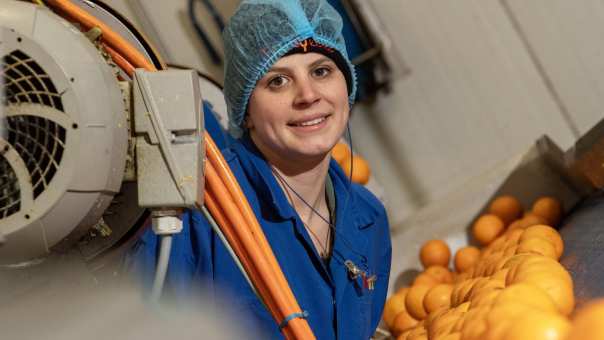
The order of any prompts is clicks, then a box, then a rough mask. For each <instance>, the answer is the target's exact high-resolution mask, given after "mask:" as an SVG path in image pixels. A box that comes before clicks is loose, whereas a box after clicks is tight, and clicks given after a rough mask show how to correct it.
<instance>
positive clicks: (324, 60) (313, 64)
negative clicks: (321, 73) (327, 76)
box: [310, 57, 333, 67]
mask: <svg viewBox="0 0 604 340" xmlns="http://www.w3.org/2000/svg"><path fill="white" fill-rule="evenodd" d="M324 62H333V61H332V60H331V59H330V58H328V57H322V58H319V59H317V60H315V61H313V62H312V63H311V64H310V67H315V66H317V65H320V64H323V63H324Z"/></svg>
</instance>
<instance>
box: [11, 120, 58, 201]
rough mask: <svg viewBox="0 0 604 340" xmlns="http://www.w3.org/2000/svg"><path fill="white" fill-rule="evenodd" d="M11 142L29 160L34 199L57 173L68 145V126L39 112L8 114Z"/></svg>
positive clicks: (24, 158)
mask: <svg viewBox="0 0 604 340" xmlns="http://www.w3.org/2000/svg"><path fill="white" fill-rule="evenodd" d="M7 120H8V142H9V143H10V144H11V145H12V146H13V148H15V150H16V151H17V153H19V156H21V158H22V159H23V161H24V162H25V165H26V166H27V170H29V173H30V176H31V183H32V187H33V192H34V199H35V198H37V197H38V196H39V195H40V194H41V193H42V192H44V190H46V188H47V187H48V184H49V183H50V181H51V180H52V178H53V177H54V175H55V173H56V172H57V169H58V168H59V164H60V162H61V158H62V157H63V151H64V149H65V128H63V127H62V126H60V125H58V124H57V123H55V122H53V121H51V120H48V119H46V118H42V117H37V116H25V115H23V116H12V117H8V118H7Z"/></svg>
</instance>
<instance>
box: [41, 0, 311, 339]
mask: <svg viewBox="0 0 604 340" xmlns="http://www.w3.org/2000/svg"><path fill="white" fill-rule="evenodd" d="M47 4H48V5H49V6H50V7H53V8H54V9H55V10H57V11H59V12H61V13H62V14H64V15H66V16H67V17H69V18H71V19H73V20H75V21H77V22H79V23H80V24H81V25H82V26H83V27H84V28H86V29H91V28H93V27H99V28H100V29H101V31H102V32H103V36H102V40H103V41H104V42H106V43H107V47H109V49H108V53H110V54H113V55H112V58H114V61H115V62H116V63H117V64H118V65H119V64H120V63H121V64H122V65H123V66H124V67H123V69H124V71H125V72H127V73H129V74H130V75H131V74H132V73H133V72H134V68H139V67H140V68H144V69H146V70H148V71H156V68H155V66H154V65H153V64H152V63H150V62H149V61H148V60H147V59H146V58H145V57H144V56H143V55H142V54H141V53H140V52H139V51H138V50H136V49H135V48H134V47H132V46H131V45H130V44H129V43H128V42H127V41H126V40H124V39H123V38H122V37H121V36H119V34H117V33H115V32H114V31H113V30H111V28H110V27H108V26H107V25H105V24H104V23H102V22H100V21H99V20H98V19H96V18H95V17H93V16H91V15H90V14H88V13H87V12H86V11H84V10H82V9H80V8H79V7H78V6H76V5H73V4H72V3H71V2H70V1H69V0H47ZM120 67H122V66H120ZM204 138H205V140H206V145H209V146H210V148H207V155H208V159H209V160H210V161H211V162H210V163H214V164H215V165H214V166H217V167H218V168H219V169H220V170H219V171H220V176H219V175H218V174H217V173H216V171H215V169H214V168H213V166H212V165H211V164H207V167H206V171H207V173H206V182H207V183H208V184H209V187H210V192H209V193H208V194H209V195H206V196H209V197H210V203H209V205H208V208H210V207H209V206H210V205H214V207H213V208H212V210H214V211H213V212H212V215H213V216H214V214H216V216H214V217H215V218H216V217H218V219H220V220H221V221H222V222H223V223H224V224H221V227H222V228H221V229H223V230H227V233H228V232H229V230H230V231H233V232H234V235H233V234H231V236H234V238H233V239H238V241H235V245H237V244H239V242H241V244H242V245H243V248H245V249H247V251H248V255H245V253H246V251H245V249H240V248H239V251H240V253H241V255H242V257H243V259H245V260H244V261H245V262H246V263H247V266H246V269H247V270H248V272H250V276H252V277H254V278H255V282H256V284H257V285H258V288H259V291H260V293H261V296H262V298H263V300H265V303H267V307H269V310H270V311H271V314H272V315H273V317H274V318H275V319H276V320H277V322H281V321H282V320H283V318H284V317H285V316H287V315H290V313H293V312H298V311H299V310H300V308H299V307H298V304H297V301H296V300H295V297H294V296H293V293H292V292H291V289H290V287H289V285H288V284H287V281H286V280H285V277H284V276H283V272H282V271H281V269H280V267H279V265H278V263H277V261H276V259H275V257H274V254H272V250H271V249H270V246H268V242H267V241H266V238H265V237H264V234H263V233H262V230H261V228H260V227H259V224H258V221H257V220H256V218H255V216H254V215H253V212H252V211H251V208H250V207H249V203H247V199H246V198H245V196H244V195H243V193H242V191H241V188H240V187H239V185H238V183H237V181H236V180H235V179H234V176H233V174H232V173H231V171H230V169H229V168H228V165H227V164H226V161H225V160H224V158H223V157H222V154H221V153H220V151H219V150H218V149H217V148H216V146H215V144H214V143H213V141H212V138H211V137H210V136H209V135H208V134H207V132H206V133H205V135H204ZM207 169H210V170H209V171H208V170H207ZM223 181H224V182H223ZM225 186H226V187H225ZM227 188H228V189H227ZM213 191H216V192H215V193H214V192H213ZM214 197H216V198H217V201H218V203H220V205H218V204H215V203H216V201H214ZM234 202H236V203H234ZM242 202H245V203H242ZM219 206H222V208H223V209H224V210H220V209H218V207H219ZM225 215H226V218H225ZM225 221H230V222H231V225H229V224H228V223H225ZM234 226H240V227H238V228H234ZM246 226H247V229H246ZM245 230H247V232H245ZM237 247H238V246H237ZM248 256H249V258H248ZM250 262H251V263H250ZM275 278H276V279H277V282H276V284H275V282H274V281H271V279H275ZM264 286H266V287H264ZM273 299H274V300H273ZM282 332H283V334H284V335H285V336H286V338H287V339H314V338H315V337H314V335H313V333H312V330H311V329H310V327H309V325H308V322H307V321H306V320H303V319H300V318H295V319H293V320H291V321H290V322H289V323H288V324H287V325H286V327H284V328H283V329H282Z"/></svg>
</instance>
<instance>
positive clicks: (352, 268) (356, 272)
mask: <svg viewBox="0 0 604 340" xmlns="http://www.w3.org/2000/svg"><path fill="white" fill-rule="evenodd" d="M344 265H345V266H346V270H347V271H348V277H350V279H351V280H356V279H357V278H358V277H359V276H361V281H362V282H363V288H364V289H368V290H370V291H371V290H373V289H374V288H375V281H377V276H375V275H371V276H368V274H367V272H366V271H364V270H361V269H360V268H359V267H358V266H357V265H356V264H354V262H352V261H350V260H346V261H345V262H344Z"/></svg>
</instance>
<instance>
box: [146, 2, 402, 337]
mask: <svg viewBox="0 0 604 340" xmlns="http://www.w3.org/2000/svg"><path fill="white" fill-rule="evenodd" d="M341 29H342V21H341V18H340V17H339V15H338V14H337V12H336V11H335V10H334V9H333V8H332V7H331V6H329V5H328V4H327V3H326V2H325V1H323V0H287V1H285V0H279V1H258V0H257V1H252V0H250V1H243V2H242V4H241V5H240V7H239V8H238V9H237V12H236V13H235V14H234V16H233V17H232V18H231V20H230V22H229V24H228V26H227V27H226V29H225V31H224V33H223V35H224V42H225V51H226V53H225V54H226V65H225V90H224V92H225V98H226V101H227V107H228V112H229V118H230V121H229V123H230V130H231V133H232V134H233V135H236V136H238V139H236V141H235V142H234V143H233V144H232V145H231V146H230V147H228V148H226V149H224V150H223V154H224V157H225V159H226V160H227V162H228V163H229V166H230V167H231V169H232V171H233V173H234V175H235V177H236V178H237V180H238V181H239V184H240V186H241V188H242V190H243V192H244V194H245V195H246V197H247V199H248V200H249V202H250V205H251V207H252V209H253V210H254V212H255V214H256V216H257V218H258V221H259V223H260V225H261V226H262V228H263V231H264V233H265V236H266V238H267V239H268V241H269V243H270V245H271V247H272V249H273V252H274V254H275V256H276V258H277V260H278V262H279V265H280V266H281V269H282V271H283V272H284V274H285V277H286V278H287V280H288V283H289V285H290V287H291V289H292V291H293V293H294V295H295V297H296V299H297V301H298V303H299V305H300V307H301V308H302V310H304V311H306V312H308V316H307V320H308V322H309V324H310V327H311V329H312V330H313V332H314V334H315V336H316V337H317V339H336V338H337V339H367V338H369V337H370V336H371V335H372V334H373V332H374V331H375V328H376V327H377V324H378V322H379V320H380V317H381V313H382V309H383V305H384V300H385V296H386V290H387V287H388V277H389V271H390V256H391V247H390V237H389V232H388V222H387V218H386V214H385V211H384V208H383V206H382V205H381V204H380V203H379V201H378V200H377V199H376V198H375V197H374V196H373V195H372V194H371V193H369V192H368V191H367V190H365V189H364V188H363V187H361V186H358V185H356V184H351V183H350V181H349V179H348V178H347V177H346V176H345V175H344V174H343V172H342V170H341V169H340V167H339V166H338V165H337V163H336V162H335V161H333V160H332V159H331V157H330V151H331V149H332V148H333V146H334V145H335V144H336V143H337V141H338V140H339V139H340V137H341V136H342V134H343V133H344V131H345V129H346V126H347V123H348V119H349V114H350V103H351V102H352V100H353V98H354V95H355V90H356V80H355V74H354V68H353V66H352V65H351V63H350V61H349V60H348V56H347V54H346V49H345V45H344V40H343V37H342V34H341ZM183 222H184V230H183V232H182V233H180V234H178V235H176V236H175V238H174V241H173V250H172V253H171V258H170V263H169V267H168V275H167V279H166V287H165V289H164V292H165V293H169V294H171V295H176V296H181V297H182V296H187V295H188V294H191V293H192V292H193V291H195V290H197V289H198V288H199V287H201V286H204V287H206V288H210V289H211V288H212V287H215V289H216V290H218V289H219V288H220V289H221V290H224V289H226V290H227V291H228V292H229V293H230V294H232V296H234V297H235V299H234V300H235V301H234V302H233V304H234V305H235V308H236V309H237V310H241V311H243V312H244V313H246V314H249V315H250V317H251V318H252V319H253V322H252V325H253V327H257V328H258V330H260V331H262V332H264V333H267V334H268V337H270V338H282V335H281V333H280V331H279V327H278V325H277V324H276V323H275V322H274V321H273V320H272V319H271V317H270V315H269V313H268V311H267V310H266V308H265V307H264V306H263V305H262V303H261V302H260V301H259V299H258V298H257V297H256V295H254V293H253V291H252V289H251V288H250V287H249V285H248V283H247V282H246V280H245V279H244V277H243V275H242V274H241V273H240V271H239V269H238V267H237V266H236V265H235V263H234V261H233V260H232V258H231V257H230V255H229V253H228V251H227V250H226V248H225V247H224V245H223V244H222V243H221V241H220V239H219V238H218V237H217V235H215V234H214V233H213V232H212V230H211V228H210V227H209V225H208V222H207V220H206V219H205V218H204V217H203V216H202V215H201V214H200V213H199V212H198V211H187V212H186V213H185V214H184V216H183ZM134 251H135V254H136V258H137V260H138V261H137V264H138V266H139V268H140V269H141V270H142V271H143V272H144V273H145V275H148V276H149V279H148V280H151V279H150V277H151V276H152V273H153V270H154V269H153V268H154V265H155V259H156V256H157V237H156V236H155V235H153V233H152V232H150V231H149V232H147V233H146V234H145V235H144V236H143V237H142V239H141V240H140V241H139V242H138V244H137V247H136V248H135V249H134ZM218 287H219V288H218ZM248 327H250V325H248Z"/></svg>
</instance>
